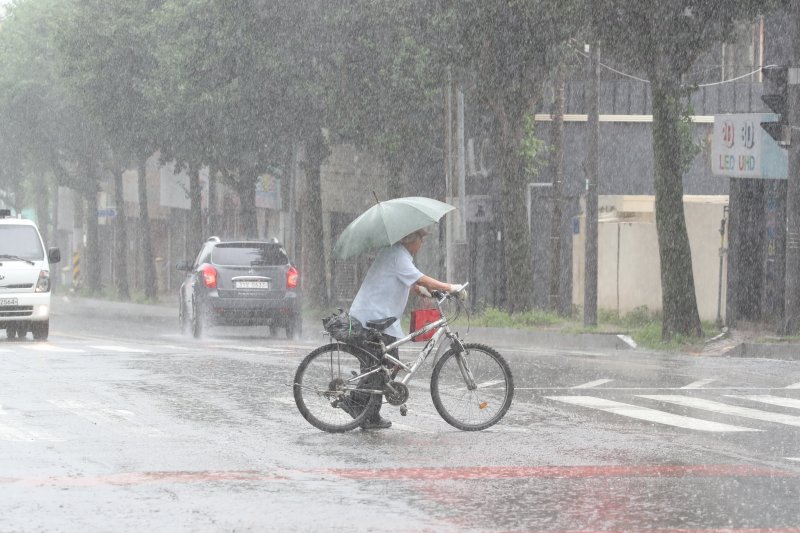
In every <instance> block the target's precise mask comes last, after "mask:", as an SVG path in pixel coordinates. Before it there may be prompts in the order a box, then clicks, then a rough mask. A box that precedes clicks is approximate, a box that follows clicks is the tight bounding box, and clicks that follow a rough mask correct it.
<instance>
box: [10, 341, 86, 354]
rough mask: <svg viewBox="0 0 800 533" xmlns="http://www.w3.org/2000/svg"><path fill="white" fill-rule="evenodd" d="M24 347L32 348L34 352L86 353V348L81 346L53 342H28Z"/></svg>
mask: <svg viewBox="0 0 800 533" xmlns="http://www.w3.org/2000/svg"><path fill="white" fill-rule="evenodd" d="M21 347H22V348H24V349H26V350H32V351H34V352H45V353H86V350H81V349H79V348H65V347H63V346H57V345H55V344H51V343H41V344H40V343H37V344H27V345H21Z"/></svg>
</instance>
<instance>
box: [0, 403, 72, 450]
mask: <svg viewBox="0 0 800 533" xmlns="http://www.w3.org/2000/svg"><path fill="white" fill-rule="evenodd" d="M7 416H8V411H4V410H3V406H2V405H0V417H2V418H3V420H2V423H0V441H11V442H36V441H40V440H43V441H50V442H63V440H64V439H59V438H56V437H54V436H52V435H50V434H49V433H47V432H46V431H35V430H31V429H23V428H20V427H17V426H16V425H14V424H13V423H12V422H11V421H9V420H8V419H7V418H6V417H7Z"/></svg>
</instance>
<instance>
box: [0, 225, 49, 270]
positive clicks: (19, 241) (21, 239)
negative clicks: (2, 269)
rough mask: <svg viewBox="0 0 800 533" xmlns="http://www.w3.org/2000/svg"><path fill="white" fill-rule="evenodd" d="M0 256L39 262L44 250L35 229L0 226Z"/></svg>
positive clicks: (19, 226) (20, 226)
mask: <svg viewBox="0 0 800 533" xmlns="http://www.w3.org/2000/svg"><path fill="white" fill-rule="evenodd" d="M0 255H15V256H17V257H21V258H22V259H27V260H29V261H41V259H42V257H44V250H42V241H40V240H39V233H38V232H37V231H36V228H34V227H33V226H27V225H25V226H23V225H14V224H0Z"/></svg>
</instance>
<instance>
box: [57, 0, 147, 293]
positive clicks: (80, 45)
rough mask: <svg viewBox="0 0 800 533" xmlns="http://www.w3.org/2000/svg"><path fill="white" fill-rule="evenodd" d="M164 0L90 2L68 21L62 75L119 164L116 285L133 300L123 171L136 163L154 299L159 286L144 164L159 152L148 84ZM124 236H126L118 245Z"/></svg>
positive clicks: (144, 249)
mask: <svg viewBox="0 0 800 533" xmlns="http://www.w3.org/2000/svg"><path fill="white" fill-rule="evenodd" d="M159 4H160V0H147V1H144V2H127V1H124V0H113V1H105V0H85V1H82V2H79V3H77V7H76V9H75V10H74V11H73V12H72V13H71V14H70V15H71V16H69V17H66V18H65V19H64V20H63V21H62V25H61V43H60V44H61V48H62V50H63V52H64V56H63V58H64V65H63V66H64V70H63V74H64V75H65V77H67V78H68V80H69V82H70V84H71V85H72V87H73V88H74V89H75V90H76V92H77V94H78V95H80V96H82V98H83V105H84V107H85V109H87V110H88V111H89V113H90V114H91V116H92V117H93V118H94V119H95V120H96V121H97V123H98V124H100V126H101V128H102V130H103V132H104V134H105V135H106V137H107V139H108V142H109V145H110V146H111V149H112V152H113V158H114V161H115V162H116V165H115V167H116V168H113V169H112V172H113V173H114V178H115V196H116V201H117V211H118V216H117V224H118V228H117V230H118V233H117V241H118V248H117V267H118V275H117V283H118V285H117V289H118V293H119V295H120V296H121V297H123V298H128V297H129V291H128V271H127V263H128V261H127V257H126V253H125V245H126V242H125V241H127V228H126V221H125V211H124V202H123V201H122V195H121V188H122V179H121V174H122V172H123V171H124V170H126V169H128V168H131V167H133V168H136V169H137V170H138V173H139V178H138V194H139V198H138V202H139V224H140V231H139V232H138V233H139V235H140V237H141V243H140V245H141V256H142V261H143V275H144V279H145V280H146V282H145V283H144V287H145V295H146V296H147V298H149V299H154V298H155V297H156V294H157V290H158V285H157V278H156V274H155V262H154V257H153V249H152V243H151V235H150V216H149V212H148V205H147V203H148V202H147V184H146V180H145V172H144V170H145V161H146V160H147V158H148V157H150V156H151V155H152V154H153V153H154V152H155V151H156V149H157V142H156V139H157V131H158V129H157V124H158V118H159V115H158V106H157V105H154V102H153V100H152V99H151V98H150V97H149V93H148V85H149V83H150V82H151V80H152V77H153V71H154V70H155V68H156V61H155V54H154V51H153V47H154V43H155V42H157V40H158V37H157V36H156V35H154V34H153V33H152V32H151V29H152V28H153V25H152V23H151V18H152V16H153V13H154V10H155V9H156V8H157V7H158V5H159ZM119 241H122V244H120V242H119Z"/></svg>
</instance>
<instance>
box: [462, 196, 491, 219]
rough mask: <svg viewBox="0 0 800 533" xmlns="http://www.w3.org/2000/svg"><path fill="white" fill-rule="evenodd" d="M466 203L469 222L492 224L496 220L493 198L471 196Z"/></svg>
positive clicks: (466, 214)
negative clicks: (493, 210)
mask: <svg viewBox="0 0 800 533" xmlns="http://www.w3.org/2000/svg"><path fill="white" fill-rule="evenodd" d="M464 203H465V204H466V205H465V206H464V210H465V211H466V213H465V219H466V221H467V222H491V221H492V220H493V219H494V215H493V214H492V197H491V196H489V195H488V194H469V195H467V198H466V202H464Z"/></svg>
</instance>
